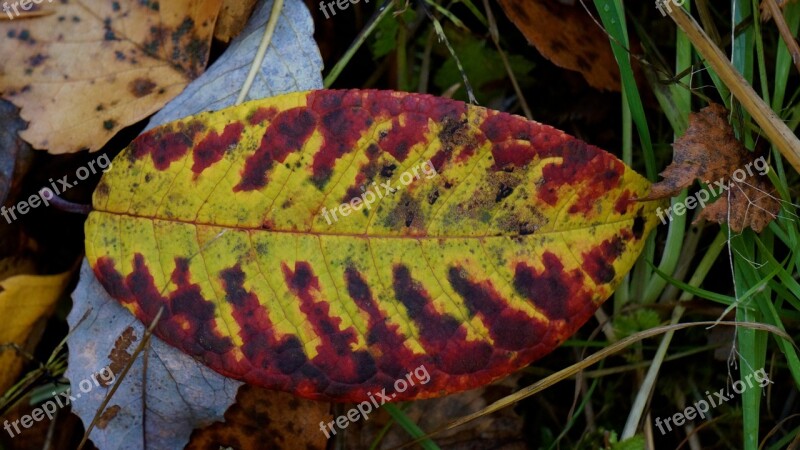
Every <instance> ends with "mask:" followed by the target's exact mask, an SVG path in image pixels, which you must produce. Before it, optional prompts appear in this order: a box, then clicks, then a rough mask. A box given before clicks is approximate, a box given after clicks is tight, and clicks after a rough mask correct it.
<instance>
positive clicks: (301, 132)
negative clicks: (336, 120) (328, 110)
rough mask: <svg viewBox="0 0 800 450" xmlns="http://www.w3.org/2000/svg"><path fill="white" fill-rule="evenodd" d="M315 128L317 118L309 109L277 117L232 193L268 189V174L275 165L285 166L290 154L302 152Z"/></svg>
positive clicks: (249, 160)
mask: <svg viewBox="0 0 800 450" xmlns="http://www.w3.org/2000/svg"><path fill="white" fill-rule="evenodd" d="M316 124H317V122H316V118H315V117H314V115H313V114H311V113H310V112H309V111H308V110H306V108H292V109H287V110H286V111H283V112H282V113H280V114H278V115H277V116H275V120H273V121H272V122H271V123H270V124H269V126H268V127H267V131H266V132H265V133H264V136H263V137H262V138H261V145H259V147H258V149H256V151H255V153H253V155H252V156H250V157H249V158H247V160H246V161H245V164H244V171H243V173H242V179H241V181H239V184H237V185H236V186H235V187H234V188H233V190H234V191H235V192H239V191H253V190H257V189H261V188H263V187H264V186H266V185H267V181H268V180H267V172H269V170H270V169H272V167H273V166H274V164H275V162H276V161H277V162H279V163H282V162H284V161H285V160H286V157H287V156H288V155H289V154H291V153H294V152H296V151H299V150H300V149H301V148H303V145H304V144H305V142H306V141H307V140H308V138H309V137H310V136H311V133H312V132H313V131H314V127H315V126H316Z"/></svg>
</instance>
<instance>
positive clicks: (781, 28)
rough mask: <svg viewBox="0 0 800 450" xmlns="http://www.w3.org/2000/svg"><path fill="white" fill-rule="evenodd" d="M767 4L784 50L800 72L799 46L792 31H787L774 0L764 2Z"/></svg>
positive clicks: (784, 21)
mask: <svg viewBox="0 0 800 450" xmlns="http://www.w3.org/2000/svg"><path fill="white" fill-rule="evenodd" d="M764 1H765V2H766V3H767V7H768V8H769V12H770V14H772V20H774V21H775V26H777V27H778V32H779V33H780V34H781V38H782V39H783V42H785V43H786V48H788V49H789V54H790V55H792V62H793V63H794V67H795V68H797V71H798V72H800V46H798V45H797V41H796V40H795V38H794V36H792V31H791V30H789V25H787V24H786V19H785V18H784V17H783V11H781V7H780V6H778V4H777V3H775V0H764Z"/></svg>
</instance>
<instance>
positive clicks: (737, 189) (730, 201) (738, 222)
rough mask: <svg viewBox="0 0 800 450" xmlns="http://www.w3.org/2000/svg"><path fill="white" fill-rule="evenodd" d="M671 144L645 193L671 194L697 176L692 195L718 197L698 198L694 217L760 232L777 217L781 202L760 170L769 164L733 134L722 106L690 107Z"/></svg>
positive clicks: (658, 195) (657, 195) (732, 227)
mask: <svg viewBox="0 0 800 450" xmlns="http://www.w3.org/2000/svg"><path fill="white" fill-rule="evenodd" d="M673 147H674V155H673V157H672V163H671V164H670V165H668V166H667V167H666V169H664V171H663V172H661V176H662V177H663V178H664V179H663V180H661V181H659V182H658V183H655V184H653V188H652V190H651V192H650V195H649V196H648V197H647V198H648V199H657V198H666V197H672V196H674V195H677V194H678V193H679V192H680V191H681V190H682V189H684V188H687V187H689V186H691V185H692V184H694V182H695V180H697V181H701V182H704V183H706V185H707V187H706V188H703V189H701V191H702V192H704V193H705V194H704V195H703V196H696V197H695V198H697V199H701V198H704V201H703V203H705V202H706V201H708V200H709V199H713V198H714V197H716V196H719V197H718V198H717V199H716V200H712V202H713V203H712V202H709V204H708V205H705V204H700V208H702V211H701V212H700V215H699V216H698V217H697V219H696V220H695V222H697V221H699V220H701V219H706V220H710V221H712V222H716V223H728V224H729V225H730V227H731V229H732V230H734V231H736V232H737V233H738V232H740V231H742V230H743V229H744V228H746V227H750V228H752V229H753V230H755V231H756V232H761V230H763V229H764V227H766V226H767V225H769V223H770V222H772V221H773V220H774V219H775V218H776V217H777V215H778V212H779V211H780V209H781V204H780V202H779V201H778V199H777V197H776V193H775V188H774V187H773V186H772V184H771V183H770V182H769V179H768V178H767V177H766V176H765V175H766V173H767V172H768V171H769V165H768V164H767V161H766V160H765V159H764V158H763V156H762V157H759V158H755V155H754V154H753V152H750V151H748V150H747V149H746V148H744V146H743V145H742V144H741V142H739V141H738V140H737V139H736V136H735V135H734V133H733V128H731V126H730V124H728V111H727V110H726V109H725V107H723V106H722V105H718V104H711V105H710V106H707V107H705V108H703V109H701V110H700V111H699V112H696V113H691V114H690V115H689V127H688V128H687V130H686V133H685V134H684V135H683V136H681V137H680V138H679V139H678V140H676V141H675V144H674V146H673ZM709 191H710V192H709ZM711 194H713V195H711ZM698 195H699V193H698ZM666 214H667V215H669V214H670V211H669V210H667V213H666Z"/></svg>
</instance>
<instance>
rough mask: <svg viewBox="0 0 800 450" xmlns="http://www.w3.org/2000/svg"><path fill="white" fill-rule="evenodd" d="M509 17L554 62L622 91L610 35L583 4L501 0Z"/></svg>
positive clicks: (595, 83)
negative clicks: (609, 38) (587, 11)
mask: <svg viewBox="0 0 800 450" xmlns="http://www.w3.org/2000/svg"><path fill="white" fill-rule="evenodd" d="M499 1H500V6H502V7H503V11H504V12H505V13H506V16H508V18H509V20H511V22H512V23H513V24H514V25H516V26H517V28H519V30H520V31H521V32H522V34H523V35H525V38H526V39H528V42H530V44H531V45H533V46H534V47H536V49H537V50H539V53H541V54H542V56H544V57H545V58H547V59H549V60H550V61H552V62H553V64H555V65H557V66H559V67H563V68H565V69H569V70H574V71H577V72H580V73H581V75H583V77H584V78H586V81H587V82H588V83H589V84H590V85H591V86H593V87H595V88H598V89H607V90H611V91H619V89H620V85H619V67H618V66H617V61H616V60H615V59H614V54H613V53H612V52H611V45H610V44H609V41H608V36H607V35H606V34H605V33H604V31H603V29H602V28H600V26H598V24H597V23H596V22H595V21H594V20H593V19H592V17H591V16H590V15H589V14H587V13H586V11H585V10H584V8H583V7H582V6H581V5H580V4H573V5H566V4H563V3H562V2H558V1H552V0H499Z"/></svg>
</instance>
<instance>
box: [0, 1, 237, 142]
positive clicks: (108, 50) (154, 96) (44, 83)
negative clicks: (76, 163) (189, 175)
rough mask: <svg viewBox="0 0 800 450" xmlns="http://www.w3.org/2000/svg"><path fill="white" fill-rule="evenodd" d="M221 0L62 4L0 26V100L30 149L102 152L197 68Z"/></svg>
mask: <svg viewBox="0 0 800 450" xmlns="http://www.w3.org/2000/svg"><path fill="white" fill-rule="evenodd" d="M221 2H222V0H179V1H178V0H176V1H169V2H156V1H132V0H129V1H114V2H108V1H99V0H91V1H84V2H75V1H74V0H63V1H61V2H58V3H53V4H52V5H48V8H50V7H52V8H51V9H52V10H53V14H48V15H46V16H42V17H37V18H35V19H26V20H11V21H3V22H0V34H2V36H3V39H2V40H0V54H3V55H4V58H5V60H4V62H3V70H2V71H0V92H2V96H3V97H4V98H6V99H8V100H10V101H11V102H13V103H14V104H15V105H17V106H19V107H20V108H21V109H22V110H21V116H22V118H23V119H25V120H27V121H28V122H30V125H29V127H28V129H27V130H25V131H23V132H21V133H20V134H21V136H22V137H23V139H25V140H26V141H27V142H29V143H30V144H31V145H33V146H34V147H35V148H38V149H47V150H48V151H49V152H50V153H70V152H76V151H79V150H83V149H89V150H97V149H99V148H101V147H102V146H103V145H104V144H105V143H106V142H107V141H108V140H109V139H111V137H112V136H114V134H116V133H117V131H119V130H121V129H122V128H124V127H126V126H128V125H130V124H132V123H135V122H137V121H139V120H141V119H143V118H145V117H147V116H148V115H150V114H152V113H154V112H155V111H158V110H159V109H160V108H161V107H162V106H164V104H166V103H167V101H169V100H170V99H171V98H172V97H174V96H175V95H177V94H178V93H179V92H181V90H182V89H183V88H184V87H185V86H186V84H187V83H188V82H189V81H191V80H192V79H193V78H195V77H197V76H198V75H199V74H201V73H202V72H203V69H204V68H205V65H206V60H207V58H208V52H209V48H210V45H209V44H210V40H211V36H212V33H213V28H214V23H215V20H216V17H217V13H218V12H219V8H220V5H221Z"/></svg>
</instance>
